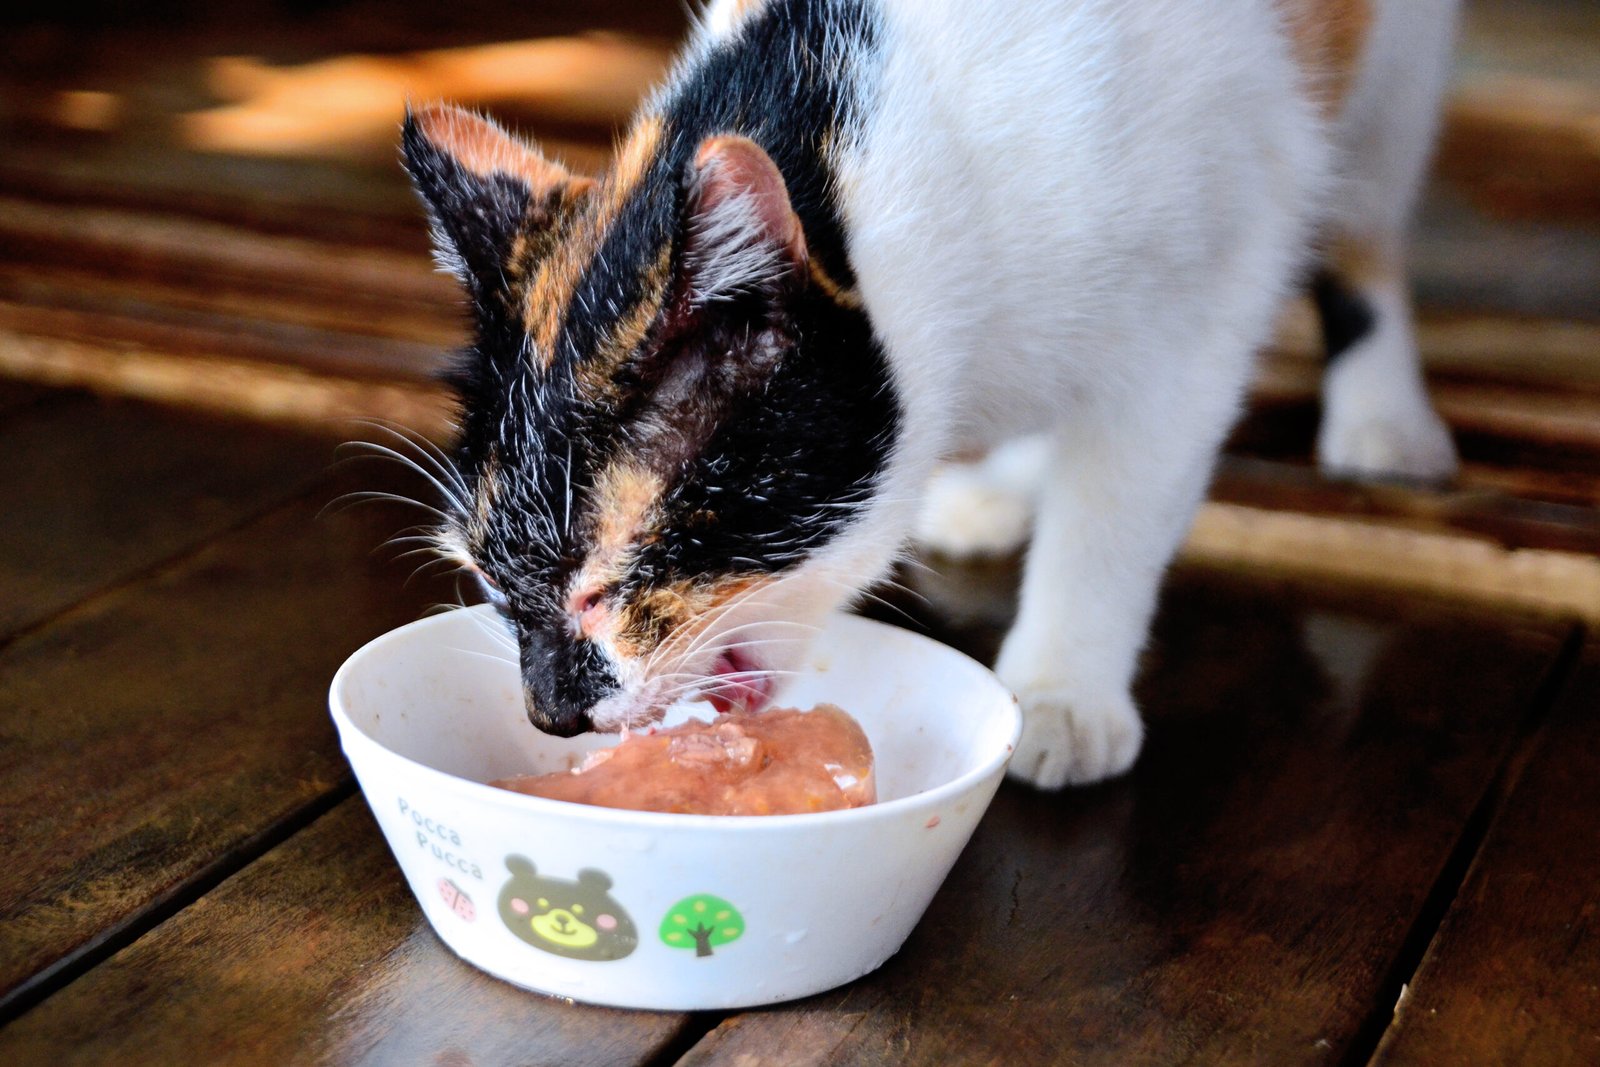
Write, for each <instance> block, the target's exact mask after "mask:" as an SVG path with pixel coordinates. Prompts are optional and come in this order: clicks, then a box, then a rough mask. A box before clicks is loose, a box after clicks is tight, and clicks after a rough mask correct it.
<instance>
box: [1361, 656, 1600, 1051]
mask: <svg viewBox="0 0 1600 1067" xmlns="http://www.w3.org/2000/svg"><path fill="white" fill-rule="evenodd" d="M1597 711H1600V645H1591V646H1590V648H1589V652H1588V657H1587V663H1586V664H1585V666H1584V667H1583V669H1582V670H1581V672H1580V673H1579V675H1578V676H1577V677H1576V678H1575V679H1574V681H1573V683H1572V684H1571V685H1570V686H1569V687H1568V688H1567V690H1566V693H1565V696H1564V697H1563V699H1562V700H1561V701H1560V703H1559V704H1558V705H1557V707H1556V710H1555V711H1554V713H1553V715H1552V717H1551V719H1550V721H1549V722H1548V723H1547V724H1546V726H1545V728H1544V729H1543V730H1542V731H1541V734H1540V736H1539V738H1538V741H1537V747H1536V748H1535V750H1534V751H1533V752H1532V755H1531V759H1530V762H1529V763H1528V764H1527V766H1526V768H1525V769H1524V770H1523V771H1522V773H1521V775H1520V777H1519V778H1518V780H1517V781H1516V784H1515V785H1514V787H1513V789H1512V792H1511V794H1510V796H1509V798H1508V799H1507V800H1506V802H1505V804H1504V806H1503V807H1502V809H1501V811H1500V812H1499V814H1498V815H1496V817H1495V820H1494V822H1493V823H1492V824H1491V826H1490V828H1489V832H1488V836H1487V837H1486V838H1485V840H1484V843H1483V847H1482V849H1481V851H1480V852H1479V853H1478V856H1477V858H1476V859H1475V860H1474V862H1473V866H1472V869H1471V870H1470V871H1469V872H1468V874H1467V879H1466V882H1465V883H1464V884H1463V885H1462V887H1461V891H1460V892H1459V893H1458V894H1457V895H1456V898H1455V901H1454V903H1453V904H1452V905H1451V907H1450V910H1449V912H1448V913H1447V914H1446V916H1445V920H1444V924H1443V925H1442V926H1441V928H1440V930H1439V933H1438V935H1437V936H1436V937H1435V938H1434V940H1433V943H1432V945H1431V946H1430V947H1429V949H1428V952H1427V955H1426V956H1425V957H1424V958H1423V961H1422V965H1421V967H1420V969H1419V970H1418V972H1417V974H1416V976H1415V977H1413V978H1412V980H1411V982H1410V985H1409V986H1408V988H1407V991H1406V994H1405V996H1404V997H1402V999H1401V1001H1400V1004H1399V1007H1398V1010H1397V1012H1396V1015H1395V1019H1394V1022H1393V1024H1392V1025H1391V1026H1390V1028H1389V1031H1388V1033H1387V1034H1386V1035H1385V1037H1384V1040H1383V1042H1382V1044H1381V1045H1380V1046H1379V1048H1378V1054H1377V1056H1376V1059H1375V1062H1377V1063H1383V1064H1394V1065H1396V1067H1399V1065H1403V1064H1436V1063H1497V1064H1518V1063H1525V1064H1541V1065H1558V1064H1571V1065H1573V1067H1580V1065H1587V1064H1593V1063H1596V1062H1600V906H1597V904H1596V900H1597V897H1600V893H1597V884H1600V883H1597V874H1596V872H1597V871H1600V791H1597V790H1596V789H1595V774H1596V768H1600V715H1597Z"/></svg>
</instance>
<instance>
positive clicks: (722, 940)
mask: <svg viewBox="0 0 1600 1067" xmlns="http://www.w3.org/2000/svg"><path fill="white" fill-rule="evenodd" d="M742 933H744V916H743V915H740V914H739V909H738V908H735V907H734V906H733V905H732V904H729V903H728V902H727V901H726V900H723V899H722V898H721V897H714V896H712V895H711V894H710V893H696V894H695V895H694V896H692V897H684V898H683V899H682V900H680V901H678V902H677V903H676V904H674V905H673V906H672V907H670V908H668V909H667V917H666V918H664V919H662V920H661V940H662V941H664V942H666V943H667V945H669V946H670V947H672V948H688V947H689V946H690V945H693V946H694V954H695V955H696V956H709V955H711V948H712V946H713V945H726V944H727V943H728V942H729V941H733V940H736V939H737V938H738V937H739V935H740V934H742Z"/></svg>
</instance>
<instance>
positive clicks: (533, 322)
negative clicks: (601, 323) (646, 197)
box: [523, 115, 664, 367]
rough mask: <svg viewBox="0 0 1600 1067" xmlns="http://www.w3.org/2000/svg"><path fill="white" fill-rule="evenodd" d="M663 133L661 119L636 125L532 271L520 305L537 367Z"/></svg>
mask: <svg viewBox="0 0 1600 1067" xmlns="http://www.w3.org/2000/svg"><path fill="white" fill-rule="evenodd" d="M663 128H664V124H663V122H662V119H661V117H660V116H659V115H647V116H645V117H644V118H642V119H640V120H639V122H638V123H636V124H635V126H634V127H633V130H632V131H631V132H630V133H629V134H628V138H627V140H625V141H624V142H623V143H622V145H621V146H620V147H619V148H618V149H617V154H616V158H615V160H614V162H613V164H612V167H611V169H610V171H608V172H607V173H606V175H605V177H604V178H603V179H602V181H601V184H600V187H599V190H598V192H597V195H595V196H593V197H591V198H589V200H588V202H587V203H586V204H585V205H584V207H583V208H582V209H581V210H579V211H578V212H577V213H576V214H575V215H573V216H571V218H570V222H569V224H568V225H567V226H566V227H564V228H563V230H562V232H561V234H560V240H559V242H557V243H555V244H554V245H553V246H552V247H549V248H548V249H547V250H546V254H545V255H544V256H543V257H542V258H541V259H539V260H538V262H537V265H536V266H535V267H534V272H533V276H532V278H531V280H530V282H529V285H528V287H527V295H526V297H525V298H524V301H523V325H524V327H525V328H526V329H527V331H528V336H529V337H530V338H532V340H533V350H534V353H535V358H537V359H538V360H539V361H540V363H541V365H543V366H545V367H548V366H549V365H550V363H551V361H552V360H553V359H554V358H555V342H556V337H557V336H558V335H559V333H560V330H561V323H562V322H563V321H564V320H565V319H566V315H567V308H568V306H569V305H570V304H571V303H572V296H573V293H574V292H576V291H577V287H578V283H579V281H581V280H582V279H583V274H584V272H585V271H586V270H587V269H588V267H589V264H590V263H592V262H593V261H594V257H595V255H596V254H598V252H599V251H600V245H601V243H602V242H603V241H604V240H605V237H606V233H607V231H609V230H610V228H611V225H612V223H614V222H615V221H616V218H617V216H618V214H620V213H621V211H622V206H623V204H625V203H627V200H628V197H629V196H630V195H632V193H633V191H634V190H635V189H636V188H638V186H639V182H640V180H641V179H642V178H643V177H644V175H645V172H646V171H648V170H649V168H650V164H651V162H652V161H653V160H654V159H655V157H656V153H657V152H658V151H659V150H660V147H661V138H662V132H663Z"/></svg>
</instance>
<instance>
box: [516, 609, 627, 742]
mask: <svg viewBox="0 0 1600 1067" xmlns="http://www.w3.org/2000/svg"><path fill="white" fill-rule="evenodd" d="M617 687H618V682H617V678H616V676H615V674H613V672H612V670H611V667H610V664H608V663H607V662H606V659H605V656H604V655H602V654H601V652H600V650H599V649H598V648H597V647H595V645H594V644H593V642H590V641H584V640H578V641H574V640H572V638H571V637H570V636H566V635H563V634H560V633H540V634H536V635H528V634H524V635H523V642H522V690H523V702H524V704H525V705H526V707H527V711H528V721H529V722H531V723H533V725H535V726H537V727H538V728H539V729H541V730H543V731H544V732H545V733H547V734H553V735H554V736H556V737H572V736H573V735H575V734H581V733H587V732H588V731H590V730H592V729H594V721H593V720H592V719H590V718H589V709H591V708H593V707H594V706H595V705H596V704H598V703H599V702H600V701H601V700H604V699H605V698H606V697H608V696H610V695H611V694H612V693H613V692H615V691H616V689H617Z"/></svg>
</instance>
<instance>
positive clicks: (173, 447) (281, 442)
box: [0, 396, 332, 642]
mask: <svg viewBox="0 0 1600 1067" xmlns="http://www.w3.org/2000/svg"><path fill="white" fill-rule="evenodd" d="M224 448H225V449H226V453H227V454H226V456H219V455H218V452H219V450H220V449H224ZM0 456H4V457H5V459H4V462H0V500H4V501H5V506H4V507H3V508H0V591H3V592H0V642H3V641H4V640H5V638H6V637H7V636H8V635H10V634H13V633H15V632H17V631H18V630H20V629H23V628H26V627H28V626H31V625H35V624H37V623H39V622H40V621H42V620H44V619H47V618H49V617H50V616H51V615H52V614H54V613H55V612H57V611H60V610H61V609H63V608H65V607H66V606H68V605H70V604H73V603H75V602H77V601H78V600H80V599H82V598H83V597H85V596H87V595H89V594H90V593H92V592H93V591H95V590H96V589H99V588H101V587H103V586H105V585H107V584H109V583H112V582H115V581H117V580H118V579H120V578H123V577H125V576H127V575H129V574H133V573H136V572H138V571H141V570H143V569H145V568H147V567H150V566H152V565H154V564H156V563H158V562H160V561H161V560H164V559H167V558H169V557H172V556H174V555H177V554H179V553H182V552H184V551H186V550H188V549H190V548H193V547H194V546H196V545H199V544H202V543H204V542H205V541H206V540H207V539H208V538H210V537H213V536H215V535H216V534H218V533H220V532H221V531H223V530H226V529H228V528H229V527H231V526H233V525H235V524H237V523H239V522H241V521H243V520H245V519H247V518H249V517H250V516H251V515H254V514H259V513H260V512H262V511H264V510H266V509H267V508H270V507H272V506H273V505H275V504H277V503H280V502H282V501H283V500H284V499H286V498H287V497H288V496H290V495H292V494H294V493H296V492H300V491H303V490H304V489H305V488H306V487H307V486H308V485H309V484H310V483H311V482H312V480H314V479H315V478H317V477H319V476H321V474H322V472H323V470H324V469H325V468H326V466H327V464H328V462H329V461H330V459H331V458H332V448H331V445H330V442H329V441H328V440H327V439H326V438H308V437H305V436H301V435H295V434H290V433H286V432H284V431H282V430H278V429H273V428H270V427H245V426H237V425H233V426H230V425H227V424H224V423H222V422H219V421H217V420H215V419H209V418H206V417H204V416H200V415H195V414H192V413H183V412H177V411H171V410H166V409H161V408H154V407H150V406H148V405H143V404H132V403H128V402H126V401H121V402H119V401H101V400H96V399H94V398H91V397H85V396H69V397H65V398H62V399H59V400H55V401H52V402H51V403H49V404H43V405H36V406H33V407H29V408H25V409H22V410H19V411H15V412H13V413H12V414H11V416H10V417H9V418H5V419H4V420H0Z"/></svg>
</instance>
